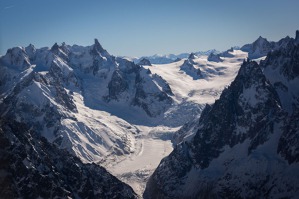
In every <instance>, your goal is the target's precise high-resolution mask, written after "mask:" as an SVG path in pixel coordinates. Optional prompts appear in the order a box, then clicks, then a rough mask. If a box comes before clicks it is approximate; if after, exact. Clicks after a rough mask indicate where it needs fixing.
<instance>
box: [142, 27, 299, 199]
mask: <svg viewBox="0 0 299 199" xmlns="http://www.w3.org/2000/svg"><path fill="white" fill-rule="evenodd" d="M298 40H299V34H298V32H297V33H296V39H295V40H294V39H291V38H285V39H283V40H281V41H280V42H278V43H280V45H279V47H277V45H275V46H274V47H273V48H274V49H273V48H272V49H271V48H269V49H268V47H267V46H268V45H267V43H266V40H264V39H261V38H259V39H258V40H257V41H258V42H255V43H256V44H261V46H260V47H262V48H260V47H258V48H255V47H254V49H258V51H256V50H254V51H250V52H249V55H250V53H252V55H257V54H259V56H263V55H264V54H263V53H264V50H265V51H269V53H268V54H267V58H266V59H265V60H264V61H261V62H260V64H258V63H257V62H255V61H250V60H247V61H244V63H243V64H242V66H241V68H240V70H239V72H238V74H237V76H236V78H235V80H234V81H233V82H232V83H231V85H230V86H229V87H228V88H226V89H225V90H224V91H223V92H222V94H221V96H220V98H219V100H216V101H215V103H214V104H213V105H208V106H206V108H205V109H204V111H203V112H202V114H201V117H200V118H197V119H194V120H193V121H192V122H190V123H188V124H186V125H184V126H183V127H182V128H181V129H180V130H179V131H178V132H177V136H176V141H177V142H178V144H177V145H176V146H175V148H174V150H173V152H172V153H171V154H170V155H169V156H168V157H166V158H164V159H163V160H162V161H161V163H160V165H159V166H158V168H157V169H156V171H155V172H154V174H153V175H152V176H151V178H150V180H149V181H148V183H147V187H146V191H145V193H144V197H145V198H296V197H297V196H298V195H299V181H298V179H299V150H298V146H299V140H298V136H299V128H298V121H299V114H298V113H299V100H298V99H299V87H298V85H299V64H298V63H299V46H298ZM281 43H283V45H281ZM276 44H277V43H276ZM253 46H259V45H251V47H253ZM241 49H242V48H241ZM243 49H244V48H243ZM254 52H258V53H257V54H255V53H254ZM261 52H263V53H261ZM255 58H258V57H255Z"/></svg>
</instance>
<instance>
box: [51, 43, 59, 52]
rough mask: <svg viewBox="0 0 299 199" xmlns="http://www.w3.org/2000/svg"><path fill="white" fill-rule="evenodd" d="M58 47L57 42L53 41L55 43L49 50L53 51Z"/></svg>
mask: <svg viewBox="0 0 299 199" xmlns="http://www.w3.org/2000/svg"><path fill="white" fill-rule="evenodd" d="M58 49H59V45H58V44H57V42H55V44H54V45H53V46H52V47H51V51H52V52H55V51H57V50H58Z"/></svg>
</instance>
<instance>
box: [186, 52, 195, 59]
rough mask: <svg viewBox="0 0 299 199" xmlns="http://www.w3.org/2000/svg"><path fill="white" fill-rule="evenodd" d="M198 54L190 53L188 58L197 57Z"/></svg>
mask: <svg viewBox="0 0 299 199" xmlns="http://www.w3.org/2000/svg"><path fill="white" fill-rule="evenodd" d="M196 58H197V56H196V55H195V54H194V53H190V55H189V57H188V59H196Z"/></svg>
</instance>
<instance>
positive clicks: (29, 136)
mask: <svg viewBox="0 0 299 199" xmlns="http://www.w3.org/2000/svg"><path fill="white" fill-rule="evenodd" d="M0 143H1V144H0V162H1V164H0V170H1V178H0V193H1V198H78V199H79V198H137V195H136V194H135V193H134V191H133V190H132V188H131V187H129V186H128V185H126V184H124V183H123V182H121V181H119V180H118V179H117V178H116V177H114V176H112V175H111V174H110V173H108V171H107V170H106V169H104V168H103V167H101V166H99V165H96V164H83V163H82V162H81V161H80V160H79V159H78V158H77V157H74V156H72V155H70V154H69V153H68V152H67V151H65V150H60V149H58V148H57V147H56V146H55V145H53V144H50V143H49V142H48V141H47V140H46V139H45V138H44V137H41V136H40V134H39V133H38V132H35V131H33V130H32V129H31V128H29V127H28V126H27V125H26V124H24V123H19V122H16V121H15V120H14V118H3V117H1V119H0Z"/></svg>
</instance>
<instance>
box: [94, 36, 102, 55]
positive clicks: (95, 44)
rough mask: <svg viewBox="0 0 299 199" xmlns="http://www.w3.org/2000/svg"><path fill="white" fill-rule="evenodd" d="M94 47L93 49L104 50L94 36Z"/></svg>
mask: <svg viewBox="0 0 299 199" xmlns="http://www.w3.org/2000/svg"><path fill="white" fill-rule="evenodd" d="M94 47H95V49H97V50H98V51H100V52H101V51H103V50H104V49H103V47H102V45H101V44H100V42H99V40H98V39H96V38H95V39H94Z"/></svg>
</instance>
